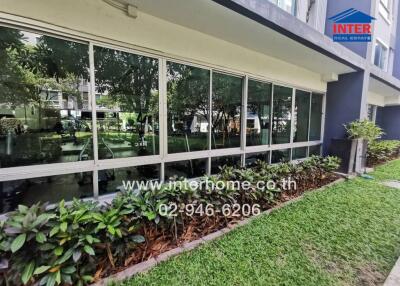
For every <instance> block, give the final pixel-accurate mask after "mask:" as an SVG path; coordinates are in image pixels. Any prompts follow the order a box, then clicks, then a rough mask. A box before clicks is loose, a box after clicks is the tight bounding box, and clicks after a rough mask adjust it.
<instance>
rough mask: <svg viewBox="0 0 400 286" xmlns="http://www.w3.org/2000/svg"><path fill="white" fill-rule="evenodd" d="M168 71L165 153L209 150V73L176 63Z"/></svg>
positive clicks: (170, 65)
mask: <svg viewBox="0 0 400 286" xmlns="http://www.w3.org/2000/svg"><path fill="white" fill-rule="evenodd" d="M167 69H168V74H167V77H168V84H167V93H168V95H167V96H168V153H178V152H191V151H200V150H207V149H208V123H209V122H208V121H209V114H210V108H209V94H210V72H209V71H208V70H205V69H200V68H195V67H191V66H187V65H181V64H176V63H170V62H168V63H167Z"/></svg>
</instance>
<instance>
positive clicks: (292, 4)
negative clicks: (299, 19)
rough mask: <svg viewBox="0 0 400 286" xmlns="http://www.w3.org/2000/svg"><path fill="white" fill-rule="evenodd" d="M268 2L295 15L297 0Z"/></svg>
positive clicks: (272, 0)
mask: <svg viewBox="0 0 400 286" xmlns="http://www.w3.org/2000/svg"><path fill="white" fill-rule="evenodd" d="M269 1H270V2H272V3H274V4H275V5H277V6H278V7H280V8H281V9H283V10H285V11H286V12H288V13H290V14H292V15H293V16H296V15H297V7H296V6H297V0H269Z"/></svg>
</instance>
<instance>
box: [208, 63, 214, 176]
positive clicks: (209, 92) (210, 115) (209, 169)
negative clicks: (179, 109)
mask: <svg viewBox="0 0 400 286" xmlns="http://www.w3.org/2000/svg"><path fill="white" fill-rule="evenodd" d="M209 71H210V87H209V91H208V112H209V114H208V150H209V151H211V150H212V117H213V116H212V112H213V109H212V94H213V70H212V69H210V70H209ZM207 175H211V156H210V157H208V161H207Z"/></svg>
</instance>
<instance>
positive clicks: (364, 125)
mask: <svg viewBox="0 0 400 286" xmlns="http://www.w3.org/2000/svg"><path fill="white" fill-rule="evenodd" d="M345 128H346V131H347V134H348V136H349V138H351V139H365V140H367V141H369V142H371V141H373V140H375V139H378V138H381V137H382V135H383V134H384V132H383V131H382V129H381V128H380V127H379V126H377V125H376V124H375V123H374V122H372V121H369V120H356V121H352V122H350V123H348V124H347V125H345Z"/></svg>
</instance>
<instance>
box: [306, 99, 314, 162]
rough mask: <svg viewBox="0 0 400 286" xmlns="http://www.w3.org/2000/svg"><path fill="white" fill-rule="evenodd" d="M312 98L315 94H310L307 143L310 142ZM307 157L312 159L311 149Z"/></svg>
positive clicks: (308, 149)
mask: <svg viewBox="0 0 400 286" xmlns="http://www.w3.org/2000/svg"><path fill="white" fill-rule="evenodd" d="M312 98H313V93H312V92H310V104H309V109H308V132H307V142H310V132H311V112H312V109H311V108H312ZM307 157H310V147H308V148H307Z"/></svg>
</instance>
